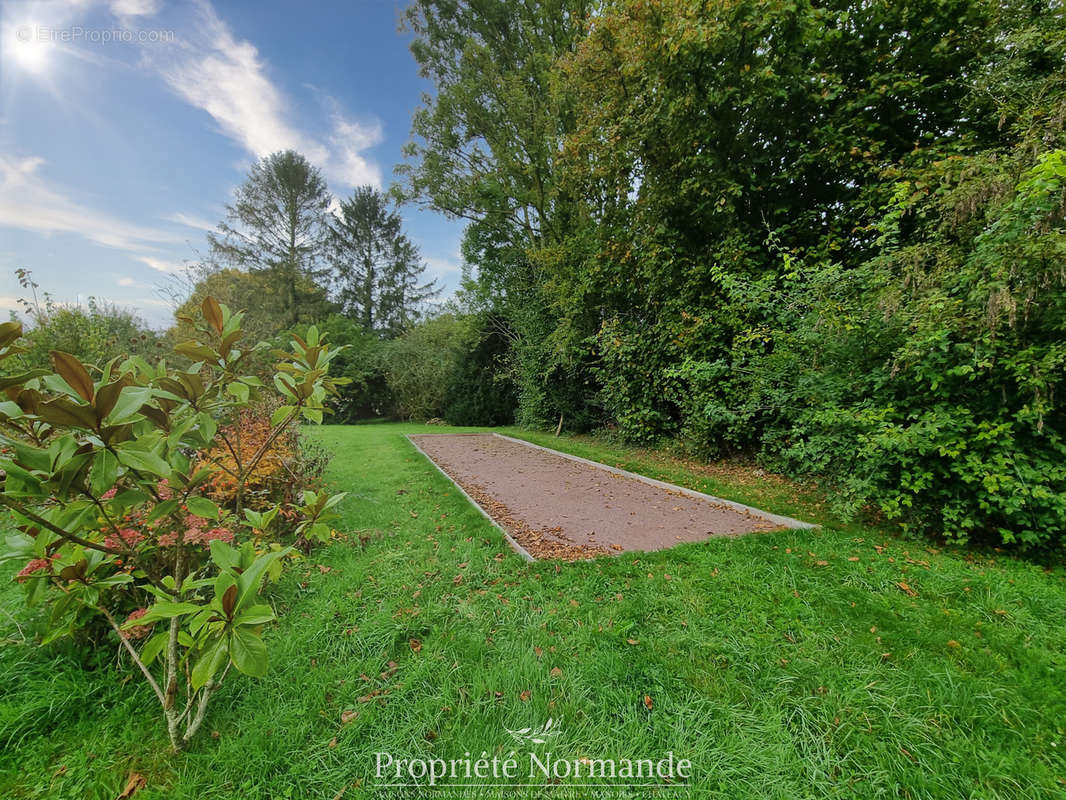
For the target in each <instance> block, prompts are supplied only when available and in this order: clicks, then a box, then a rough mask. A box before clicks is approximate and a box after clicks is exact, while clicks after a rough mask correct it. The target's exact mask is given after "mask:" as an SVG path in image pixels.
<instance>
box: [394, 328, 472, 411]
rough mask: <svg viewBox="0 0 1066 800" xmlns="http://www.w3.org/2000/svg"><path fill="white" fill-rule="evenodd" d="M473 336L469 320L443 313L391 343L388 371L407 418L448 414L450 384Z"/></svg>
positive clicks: (398, 403)
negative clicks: (469, 338)
mask: <svg viewBox="0 0 1066 800" xmlns="http://www.w3.org/2000/svg"><path fill="white" fill-rule="evenodd" d="M468 336H469V322H468V321H467V320H465V319H462V318H460V317H457V316H456V315H454V314H443V315H441V316H439V317H436V318H434V319H431V320H428V321H426V322H423V323H421V324H419V325H416V326H414V327H413V328H411V329H410V330H409V331H407V332H406V333H405V334H403V335H402V336H400V337H399V338H397V339H394V340H392V341H391V342H389V343H388V345H387V348H386V351H385V352H386V355H385V374H386V375H387V377H388V382H389V388H390V389H391V391H392V396H393V398H394V400H395V404H396V405H395V410H396V413H397V414H398V415H399V416H400V417H402V418H403V419H423V420H424V419H430V418H432V417H440V416H441V415H442V414H443V413H444V409H445V405H446V397H447V392H448V384H449V381H450V379H451V375H452V372H453V370H454V369H455V366H456V363H457V362H458V359H459V357H460V354H461V353H462V352H463V349H464V343H465V342H466V341H467V338H468Z"/></svg>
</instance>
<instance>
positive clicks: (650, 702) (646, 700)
mask: <svg viewBox="0 0 1066 800" xmlns="http://www.w3.org/2000/svg"><path fill="white" fill-rule="evenodd" d="M654 705H655V702H654V701H653V700H652V699H651V695H647V694H646V695H644V707H645V708H647V709H648V710H649V711H651V708H652V706H654Z"/></svg>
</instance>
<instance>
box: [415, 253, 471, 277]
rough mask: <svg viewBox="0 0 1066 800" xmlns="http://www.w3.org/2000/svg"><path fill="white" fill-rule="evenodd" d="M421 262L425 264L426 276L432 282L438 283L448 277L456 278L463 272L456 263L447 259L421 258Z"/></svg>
mask: <svg viewBox="0 0 1066 800" xmlns="http://www.w3.org/2000/svg"><path fill="white" fill-rule="evenodd" d="M422 260H423V261H425V262H426V276H427V277H429V278H432V279H434V280H438V281H439V280H443V279H445V278H448V277H453V276H458V275H460V274H462V271H463V270H462V267H460V266H459V263H458V262H456V261H452V260H450V259H447V258H435V257H433V256H423V257H422Z"/></svg>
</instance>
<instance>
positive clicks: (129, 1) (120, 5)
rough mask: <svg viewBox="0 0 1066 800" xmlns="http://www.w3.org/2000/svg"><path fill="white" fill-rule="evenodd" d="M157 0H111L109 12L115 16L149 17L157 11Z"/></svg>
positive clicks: (125, 17)
mask: <svg viewBox="0 0 1066 800" xmlns="http://www.w3.org/2000/svg"><path fill="white" fill-rule="evenodd" d="M161 5H162V3H160V2H159V0H111V13H112V14H114V15H115V16H116V17H120V18H122V19H127V18H129V17H150V16H152V15H153V14H155V13H156V12H157V11H159V9H160V7H161Z"/></svg>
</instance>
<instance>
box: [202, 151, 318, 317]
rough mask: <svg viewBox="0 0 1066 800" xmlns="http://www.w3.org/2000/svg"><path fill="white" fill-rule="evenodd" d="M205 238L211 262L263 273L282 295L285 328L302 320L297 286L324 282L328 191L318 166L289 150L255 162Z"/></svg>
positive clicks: (299, 292)
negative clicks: (211, 231)
mask: <svg viewBox="0 0 1066 800" xmlns="http://www.w3.org/2000/svg"><path fill="white" fill-rule="evenodd" d="M235 194H236V197H235V200H234V202H233V204H232V205H229V206H227V207H226V212H227V213H226V220H225V221H224V222H221V223H219V226H218V232H217V233H211V234H208V237H207V239H208V243H209V244H210V247H211V256H212V258H213V259H214V260H215V261H217V262H219V263H221V264H223V265H227V266H233V267H237V268H240V269H250V270H253V271H258V272H265V273H267V277H268V278H269V279H270V282H271V284H272V285H274V286H276V288H277V291H278V293H279V295H280V300H281V302H280V305H281V307H282V308H283V309H284V314H285V319H284V324H285V325H292V324H294V323H296V322H297V321H298V320H299V318H300V306H301V294H302V293H301V286H303V285H307V283H308V282H309V281H315V280H316V279H321V278H323V277H324V273H325V263H324V255H325V245H326V243H327V239H328V234H329V226H328V223H327V217H328V206H329V200H330V196H329V192H328V191H327V189H326V181H325V180H324V179H323V177H322V173H321V172H320V171H319V170H318V168H317V167H315V166H314V165H312V164H311V163H310V162H309V161H308V160H307V159H306V158H304V157H303V156H302V155H300V154H299V153H297V152H294V151H292V150H285V151H283V152H278V153H274V154H273V155H269V156H267V157H266V158H263V159H261V160H260V161H258V162H256V164H255V165H254V166H253V167H252V169H251V171H250V172H249V173H248V178H247V179H246V180H245V182H244V183H243V184H241V185H240V186H239V187H238V188H237V191H236V193H235Z"/></svg>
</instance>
